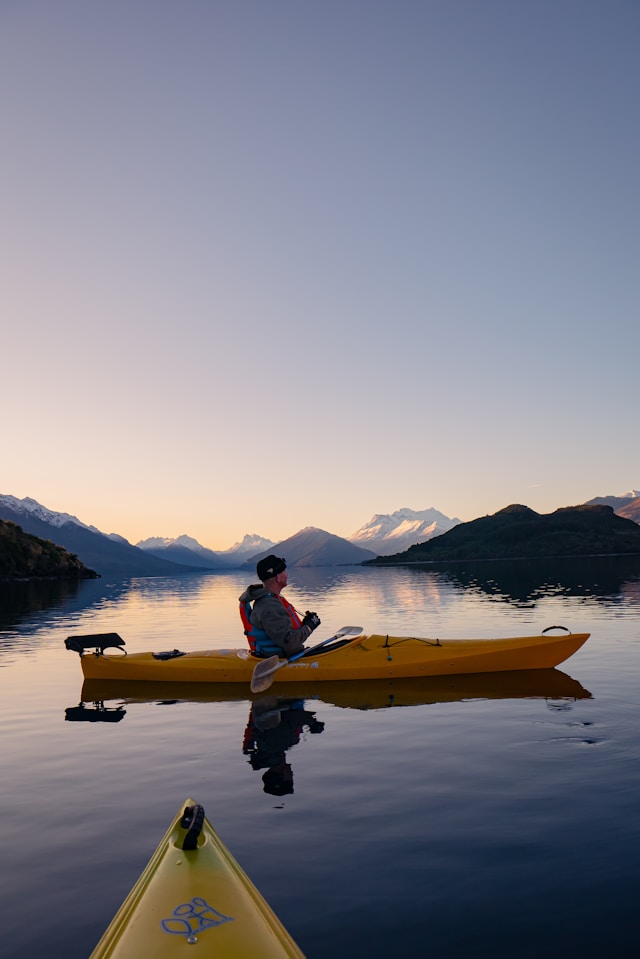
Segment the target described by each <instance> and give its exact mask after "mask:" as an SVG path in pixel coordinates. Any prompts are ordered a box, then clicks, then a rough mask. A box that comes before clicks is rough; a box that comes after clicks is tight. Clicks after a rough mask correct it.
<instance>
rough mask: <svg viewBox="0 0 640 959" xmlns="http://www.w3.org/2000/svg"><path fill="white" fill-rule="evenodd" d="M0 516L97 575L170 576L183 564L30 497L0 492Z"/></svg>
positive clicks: (183, 569) (180, 570) (181, 570)
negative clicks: (47, 542)
mask: <svg viewBox="0 0 640 959" xmlns="http://www.w3.org/2000/svg"><path fill="white" fill-rule="evenodd" d="M0 519H4V520H10V521H11V522H13V523H16V524H17V525H18V526H20V527H21V528H22V529H23V530H24V532H25V533H31V535H32V536H39V537H40V538H41V539H47V540H50V541H51V542H52V543H55V544H56V546H64V548H65V549H66V550H68V551H69V552H70V553H74V554H75V555H76V556H77V557H78V559H79V560H80V561H81V562H82V563H84V565H85V566H88V567H89V569H93V570H95V571H96V572H97V573H98V574H99V575H100V576H110V577H114V578H126V577H128V576H170V575H172V574H175V573H179V572H184V571H185V567H184V566H177V565H176V564H175V563H170V562H167V561H166V560H164V559H158V558H157V557H156V556H151V555H150V554H148V553H144V552H143V551H142V550H141V549H136V547H135V546H132V545H131V543H129V542H127V540H125V539H122V537H117V536H107V535H106V534H105V533H101V532H100V530H98V529H96V527H95V526H87V524H86V523H82V522H81V521H80V520H79V519H77V518H76V517H75V516H70V515H69V514H68V513H55V512H53V511H52V510H49V509H46V507H44V506H42V505H41V504H40V503H38V502H37V501H36V500H34V499H31V498H30V497H25V498H24V499H17V498H16V497H15V496H7V495H4V494H1V493H0Z"/></svg>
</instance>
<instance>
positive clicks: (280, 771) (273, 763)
mask: <svg viewBox="0 0 640 959" xmlns="http://www.w3.org/2000/svg"><path fill="white" fill-rule="evenodd" d="M323 729H324V723H322V722H320V720H319V719H316V714H315V713H314V712H311V711H310V710H308V709H305V704H304V700H303V699H290V698H287V699H284V698H276V697H275V696H263V697H261V698H259V699H256V700H255V701H254V702H253V703H252V704H251V708H250V710H249V719H248V721H247V728H246V729H245V733H244V739H243V742H242V752H243V753H244V755H245V756H248V757H249V759H248V762H249V763H250V764H251V768H252V769H254V770H256V771H259V770H261V769H264V770H265V772H264V773H263V775H262V782H263V784H264V791H265V792H266V793H269V794H270V795H272V796H287V795H290V794H291V793H293V770H292V768H291V764H290V763H288V762H287V750H288V749H290V748H291V747H292V746H296V745H297V744H298V743H299V742H300V738H301V736H302V735H303V733H304V732H305V730H308V731H309V732H310V733H311V734H312V735H314V734H315V735H317V734H319V733H321V732H322V730H323Z"/></svg>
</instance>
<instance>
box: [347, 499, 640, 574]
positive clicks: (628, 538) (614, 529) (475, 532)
mask: <svg viewBox="0 0 640 959" xmlns="http://www.w3.org/2000/svg"><path fill="white" fill-rule="evenodd" d="M629 553H639V554H640V526H638V524H637V523H634V522H633V521H632V520H629V519H624V518H623V517H622V516H617V515H616V514H615V513H614V511H613V509H612V508H611V507H610V506H566V507H563V508H562V509H557V510H556V511H555V512H554V513H544V514H540V513H536V512H535V511H534V510H532V509H529V508H528V507H527V506H519V505H514V506H507V507H506V508H505V509H502V510H500V511H499V512H497V513H494V514H493V515H492V516H483V517H481V518H480V519H474V520H472V521H471V522H470V523H460V524H459V525H458V526H454V528H453V529H451V530H449V531H448V532H447V533H443V534H442V535H441V536H437V537H435V538H434V539H431V540H429V541H428V542H426V543H418V544H417V545H415V546H411V547H410V548H409V549H408V550H406V551H405V552H403V553H396V554H394V555H393V556H379V557H378V558H377V559H375V560H370V561H369V562H368V563H367V564H365V565H378V566H383V565H395V564H398V563H427V562H437V561H440V560H442V561H449V560H472V559H516V558H518V559H520V558H535V557H552V556H558V557H559V556H601V555H611V554H629Z"/></svg>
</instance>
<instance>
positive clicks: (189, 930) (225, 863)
mask: <svg viewBox="0 0 640 959" xmlns="http://www.w3.org/2000/svg"><path fill="white" fill-rule="evenodd" d="M185 954H186V955H187V956H188V959H198V957H199V956H200V957H201V959H204V957H207V959H208V957H214V956H215V957H216V959H304V955H303V953H302V952H301V951H300V949H299V948H298V946H297V945H296V944H295V942H294V941H293V939H292V938H291V936H290V935H289V933H288V932H287V930H286V929H285V928H284V926H283V925H282V923H281V922H280V920H279V919H278V918H277V916H276V915H275V913H274V912H273V911H272V909H271V908H270V906H269V905H268V904H267V902H266V900H265V899H264V898H263V897H262V895H261V894H260V893H259V892H258V890H257V889H256V887H255V886H254V885H253V883H252V882H251V880H250V879H249V877H248V876H247V875H246V873H245V872H244V871H243V870H242V868H241V867H240V866H239V865H238V863H237V862H236V860H235V859H234V858H233V856H232V855H231V853H230V852H229V850H228V849H227V848H226V847H225V845H224V844H223V842H222V841H221V839H220V838H219V837H218V835H217V834H216V832H215V830H214V829H213V827H212V826H211V824H210V823H209V821H208V820H207V818H206V816H205V813H204V809H203V808H202V806H200V805H198V804H197V803H195V802H194V801H193V800H192V799H187V800H186V802H185V804H184V808H183V809H181V811H180V812H179V813H178V815H177V816H176V817H175V819H174V821H173V822H172V824H171V826H170V827H169V830H168V832H167V833H166V835H165V836H164V837H163V839H162V840H161V842H160V845H159V846H158V848H157V849H156V851H155V852H154V854H153V856H152V857H151V859H150V861H149V863H148V864H147V866H146V868H145V870H144V872H143V873H142V875H141V876H140V878H139V879H138V881H137V882H136V884H135V886H134V887H133V889H132V890H131V892H130V893H129V895H128V896H127V898H126V899H125V901H124V902H123V904H122V906H121V907H120V909H119V910H118V912H117V913H116V915H115V916H114V918H113V921H112V922H111V924H110V925H109V927H108V929H107V931H106V932H105V934H104V935H103V937H102V939H101V940H100V942H99V943H98V945H97V946H96V948H95V949H94V951H93V952H92V954H91V957H90V959H145V957H146V959H173V957H174V956H175V957H178V956H180V957H182V956H185Z"/></svg>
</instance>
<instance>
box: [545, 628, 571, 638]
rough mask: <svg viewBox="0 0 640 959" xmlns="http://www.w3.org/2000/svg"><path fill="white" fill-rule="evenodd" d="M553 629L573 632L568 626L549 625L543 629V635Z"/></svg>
mask: <svg viewBox="0 0 640 959" xmlns="http://www.w3.org/2000/svg"><path fill="white" fill-rule="evenodd" d="M551 629H564V631H565V633H570V632H571V630H570V629H567V627H566V626H547V628H546V629H543V630H542V635H543V636H544V634H545V633H548V632H549V630H551Z"/></svg>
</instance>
